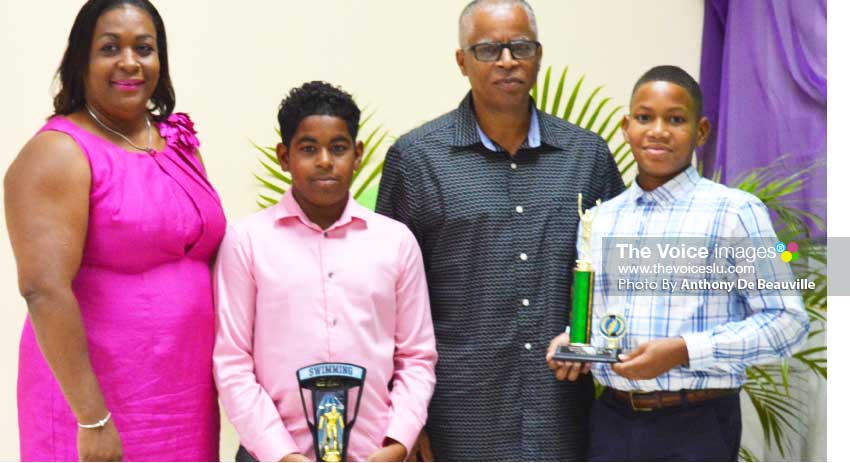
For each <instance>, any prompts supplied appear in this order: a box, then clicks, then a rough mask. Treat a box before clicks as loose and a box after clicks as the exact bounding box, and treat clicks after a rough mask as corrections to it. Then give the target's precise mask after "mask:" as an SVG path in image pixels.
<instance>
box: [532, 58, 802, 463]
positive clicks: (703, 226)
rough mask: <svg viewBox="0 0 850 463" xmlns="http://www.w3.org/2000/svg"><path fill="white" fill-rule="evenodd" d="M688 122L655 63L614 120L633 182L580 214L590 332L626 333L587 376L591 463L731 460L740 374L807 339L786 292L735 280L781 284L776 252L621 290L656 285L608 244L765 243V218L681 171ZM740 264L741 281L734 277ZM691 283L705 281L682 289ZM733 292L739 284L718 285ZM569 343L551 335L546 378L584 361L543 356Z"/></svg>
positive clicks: (685, 102)
mask: <svg viewBox="0 0 850 463" xmlns="http://www.w3.org/2000/svg"><path fill="white" fill-rule="evenodd" d="M701 114H702V95H701V92H700V89H699V85H698V84H697V83H696V81H694V79H693V78H692V77H691V76H690V75H688V74H687V73H686V72H685V71H683V70H682V69H680V68H678V67H675V66H658V67H655V68H652V69H651V70H649V71H648V72H647V73H646V74H644V75H643V77H641V78H640V79H639V80H638V82H637V84H636V85H635V87H634V90H633V92H632V100H631V109H630V114H629V115H628V116H626V117H624V119H623V122H622V128H623V134H624V136H625V138H626V140H627V141H628V142H629V144H630V145H631V147H632V152H633V153H634V155H635V159H636V160H637V165H638V176H637V179H636V181H635V182H634V183H633V184H632V186H631V187H630V188H629V189H628V190H627V191H625V192H624V193H622V194H621V195H619V196H617V197H616V198H614V199H612V200H610V201H608V202H606V203H603V204H602V205H601V206H599V207H597V208H595V209H594V210H592V211H591V212H590V215H591V216H594V220H593V225H592V238H591V251H590V252H591V256H589V258H590V260H591V262H592V264H593V267H594V269H595V270H596V279H595V285H594V294H593V301H594V306H593V326H594V327H597V326H599V321H600V319H601V318H602V317H605V316H607V315H611V314H613V315H618V316H621V317H622V318H623V319H624V320H625V322H626V325H627V326H628V328H627V334H626V335H625V337H624V338H623V339H622V344H621V347H622V348H623V349H624V350H625V352H627V353H626V354H623V355H621V357H620V359H621V362H620V363H615V364H613V366H608V365H605V364H595V365H593V367H592V371H593V375H594V377H595V378H596V379H597V381H599V382H600V383H602V384H603V385H605V386H607V389H606V391H605V392H604V393H603V395H602V397H601V398H600V399H599V400H598V401H596V402H595V403H594V405H593V410H592V412H591V441H590V447H589V450H588V458H589V459H590V460H591V461H622V460H631V461H652V460H655V461H667V460H671V461H689V460H705V461H737V458H738V450H739V446H740V440H741V410H740V402H739V392H740V387H741V384H742V383H743V381H744V379H745V370H746V367H747V366H748V365H752V364H756V363H764V362H769V361H775V360H777V359H779V358H782V357H788V356H790V355H791V354H792V353H793V351H794V350H795V349H797V348H799V347H800V346H801V344H802V343H803V342H804V341H805V339H806V333H807V332H808V317H807V315H806V312H805V309H804V307H803V303H802V300H801V299H800V297H799V295H798V294H797V292H796V291H795V290H790V291H788V290H784V291H779V290H774V289H759V288H758V287H757V286H754V287H748V286H746V285H740V284H739V283H738V282H739V281H744V282H754V281H757V280H761V281H768V282H778V281H789V280H791V279H793V275H791V273H790V269H789V268H788V266H787V265H786V264H784V263H783V262H782V261H781V260H780V259H779V256H778V254H777V253H774V252H769V251H770V249H768V248H766V247H765V246H762V247H761V248H762V249H763V251H764V257H763V258H752V259H747V258H745V257H742V256H743V255H744V254H743V253H735V256H736V257H735V258H729V257H728V255H727V254H728V253H726V252H725V251H724V252H722V253H721V255H722V257H720V258H719V259H715V260H717V261H718V262H716V263H722V264H724V265H725V264H732V265H730V267H729V268H732V267H735V268H737V269H739V270H736V272H742V273H740V274H730V275H726V274H722V273H720V274H718V275H715V274H712V273H709V272H710V271H709V270H700V271H704V272H705V273H703V274H701V275H693V274H691V275H686V276H685V275H683V274H678V273H676V274H673V275H669V274H668V275H664V276H663V277H662V278H663V279H664V280H667V281H674V282H678V284H679V286H677V289H675V290H668V291H652V290H651V288H647V287H646V286H644V288H647V289H643V290H641V289H640V287H637V289H636V287H629V286H628V284H626V285H625V289H624V286H623V284H622V282H623V281H626V282H629V281H631V280H630V279H629V278H622V277H630V278H631V279H635V278H636V277H637V279H638V281H640V280H639V279H640V278H649V279H648V280H645V281H656V282H657V281H658V280H657V279H652V278H651V276H646V275H637V274H620V273H618V270H617V269H620V268H628V267H622V266H620V265H621V264H624V263H626V262H629V263H631V262H634V261H635V260H640V259H637V258H636V257H635V256H629V258H623V256H622V254H620V253H619V248H618V247H617V246H618V244H620V245H622V244H624V243H625V244H626V245H627V246H626V247H631V246H632V245H633V243H636V242H640V243H642V244H644V245H645V246H646V247H647V249H649V250H650V251H651V250H652V248H655V246H656V245H661V246H664V245H671V246H674V247H677V246H680V245H684V246H691V247H692V248H693V249H699V248H697V247H695V246H697V245H699V246H702V245H705V248H706V250H708V249H709V248H710V247H711V246H710V245H711V244H714V245H716V246H717V247H716V248H715V249H721V250H723V249H733V247H731V246H725V245H730V244H733V243H735V244H736V245H738V246H760V245H763V244H766V246H767V247H769V246H772V245H773V243H775V242H776V234H775V233H774V231H773V227H772V225H771V222H770V217H769V216H768V212H767V209H766V208H765V206H764V204H762V202H761V201H759V200H758V198H756V197H754V196H752V195H750V194H748V193H745V192H743V191H740V190H736V189H731V188H727V187H725V186H723V185H720V184H717V183H714V182H712V181H709V180H707V179H705V178H701V177H700V175H699V174H698V173H697V171H696V169H694V167H693V166H692V165H691V157H692V153H693V150H694V148H695V147H696V146H699V145H702V144H703V143H705V140H706V138H707V137H708V133H709V124H708V120H707V119H706V118H705V117H700V116H701ZM658 249H660V248H658ZM683 249H684V248H683ZM734 249H744V248H743V247H741V248H734ZM647 254H649V252H647ZM716 256H717V254H714V253H711V252H708V251H706V252H705V253H704V254H701V255H700V254H698V253H696V252H695V253H693V254H692V255H691V256H690V257H689V258H688V259H683V260H682V259H680V260H678V261H676V262H677V263H679V264H682V263H686V262H687V261H690V262H691V263H694V262H695V263H699V264H708V265H702V266H698V267H697V268H700V269H705V268H715V267H714V266H713V265H712V264H713V263H715V262H714V261H713V260H712V259H713V258H714V257H716ZM641 257H646V255H641ZM641 263H644V262H641ZM643 268H651V266H650V265H644V266H643ZM665 268H666V267H665ZM670 268H673V267H672V266H670ZM676 268H684V267H676ZM746 268H750V269H751V270H752V272H751V273H754V275H749V274H743V272H745V271H748V270H746ZM632 269H634V267H632ZM619 271H620V272H624V271H622V270H619ZM626 271H632V272H633V271H634V270H626ZM679 272H681V270H679ZM680 276H683V277H682V278H679V277H680ZM694 277H697V278H701V279H703V280H704V281H705V282H706V283H704V284H703V285H702V286H700V285H694V281H695V278H694ZM621 278H622V280H621ZM688 280H690V282H688ZM696 281H698V280H696ZM732 282H735V283H736V284H738V285H739V286H736V287H735V288H734V289H732V286H728V287H722V286H721V283H729V284H731V283H732ZM689 285H690V286H696V287H689ZM711 285H716V287H717V288H718V289H713V288H714V287H713V286H711ZM592 333H593V334H592V341H591V342H592V343H593V344H594V345H596V346H603V345H605V343H606V340H605V339H604V338H603V335H602V334H601V333H600V332H597V331H596V329H594V331H593V332H592ZM568 340H569V338H568V336H566V335H560V336H558V337H557V338H555V339H554V340H553V341H552V344H551V345H550V349H549V353H548V355H547V360H548V361H549V364H550V368H552V369H553V370H555V375H556V376H557V378H558V379H562V380H563V379H568V380H570V381H574V380H576V378H577V377H579V376H581V375H580V374H579V373H580V372H581V371H584V372H587V370H588V368H589V365H587V364H585V365H581V364H576V363H570V362H555V361H553V360H552V354H553V352H554V349H555V347H556V346H557V345H559V344H566V343H567V342H568Z"/></svg>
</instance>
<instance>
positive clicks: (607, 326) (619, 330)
mask: <svg viewBox="0 0 850 463" xmlns="http://www.w3.org/2000/svg"><path fill="white" fill-rule="evenodd" d="M601 203H602V201H601V200H597V201H596V205H597V206H599V205H600V204H601ZM578 215H579V218H580V219H581V237H580V238H579V239H580V240H581V246H580V248H579V258H578V260H576V267H575V268H574V269H573V290H572V292H573V294H572V296H573V297H572V303H573V307H572V311H571V312H570V326H568V327H567V331H568V332H569V333H570V343H569V344H567V345H566V346H558V350H557V351H555V355H554V359H555V360H560V361H566V362H582V363H589V362H604V363H616V362H618V361H619V359H618V358H617V356H618V355H619V354H620V347H619V343H620V339H621V338H622V337H623V335H625V334H626V321H625V319H624V318H623V317H622V316H621V315H619V314H617V313H613V312H610V313H607V314H605V315H604V316H603V317H602V319H601V320H600V322H599V332H600V333H601V334H602V336H604V337H605V339H606V340H607V343H606V345H605V347H594V346H592V345H591V344H590V333H591V331H590V330H591V325H592V321H593V279H594V276H595V274H594V271H593V267H592V266H591V262H590V237H591V227H592V225H593V218H594V217H593V215H592V214H591V213H590V211H589V210H588V211H584V212H582V210H581V193H579V195H578Z"/></svg>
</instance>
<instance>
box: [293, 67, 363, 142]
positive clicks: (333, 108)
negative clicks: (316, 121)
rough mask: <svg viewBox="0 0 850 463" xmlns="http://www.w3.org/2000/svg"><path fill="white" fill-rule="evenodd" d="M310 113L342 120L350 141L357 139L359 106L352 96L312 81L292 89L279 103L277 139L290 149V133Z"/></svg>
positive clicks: (325, 83) (327, 84) (324, 83)
mask: <svg viewBox="0 0 850 463" xmlns="http://www.w3.org/2000/svg"><path fill="white" fill-rule="evenodd" d="M309 116H335V117H339V118H341V119H342V120H344V121H345V124H346V125H347V126H348V133H349V134H350V135H351V140H352V141H354V140H356V139H357V126H358V124H359V123H360V108H358V107H357V104H356V103H354V99H353V98H351V95H349V94H348V93H346V92H345V91H343V90H342V89H340V88H339V87H334V86H333V85H331V84H329V83H327V82H321V81H318V80H317V81H313V82H307V83H306V84H304V85H302V86H300V87H296V88H293V89H292V90H290V92H289V95H287V96H286V98H284V99H283V101H281V102H280V109H279V110H278V112H277V122H278V123H279V124H280V138H281V139H282V140H281V141H283V144H284V145H285V146H286V147H287V148H289V144H290V143H291V142H292V136H293V135H294V134H295V130H296V129H298V124H300V123H301V121H302V120H304V118H306V117H309Z"/></svg>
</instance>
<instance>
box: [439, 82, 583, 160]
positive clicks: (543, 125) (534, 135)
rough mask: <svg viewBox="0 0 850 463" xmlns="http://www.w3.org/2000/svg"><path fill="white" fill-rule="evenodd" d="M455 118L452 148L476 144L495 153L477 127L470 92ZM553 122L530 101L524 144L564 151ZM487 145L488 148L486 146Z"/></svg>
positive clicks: (488, 139) (563, 143) (487, 138)
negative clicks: (526, 134) (528, 122)
mask: <svg viewBox="0 0 850 463" xmlns="http://www.w3.org/2000/svg"><path fill="white" fill-rule="evenodd" d="M456 113H457V118H456V121H455V134H454V140H452V146H457V147H463V146H472V145H474V144H477V143H481V144H483V145H484V146H485V147H487V149H489V150H491V151H495V144H493V142H492V140H490V138H489V137H487V135H486V134H484V131H482V130H481V127H480V126H479V125H478V119H477V118H476V117H475V107H474V104H473V102H472V91H471V90H470V91H469V93H467V94H466V97H464V99H463V101H461V102H460V105H459V106H458V108H457V112H456ZM553 123H554V121H552V120H550V118H549V117H548V115H547V114H544V113H541V112H540V110H539V109H537V105H536V104H534V100H533V99H532V100H531V124H530V125H529V127H528V139H527V140H526V143H527V145H526V144H524V146H527V147H529V148H538V147H540V146H541V145H548V146H553V147H556V148H561V149H566V148H567V147H566V146H565V145H567V143H566V140H564V139H563V138H564V137H561V136H557V135H556V134H557V133H559V132H558V130H557V128H556V127H552V124H553ZM488 143H489V146H488Z"/></svg>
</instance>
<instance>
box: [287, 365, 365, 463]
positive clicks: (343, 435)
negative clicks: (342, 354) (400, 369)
mask: <svg viewBox="0 0 850 463" xmlns="http://www.w3.org/2000/svg"><path fill="white" fill-rule="evenodd" d="M296 374H297V377H298V386H299V392H300V393H301V406H302V407H303V409H304V417H305V418H306V419H307V426H308V427H309V428H310V432H311V433H312V434H313V447H314V449H315V450H316V458H317V460H318V461H345V455H346V451H347V450H348V437H349V436H350V435H351V427H352V426H354V422H355V421H357V412H358V411H359V410H360V397H361V396H362V395H363V384H364V381H365V379H366V369H365V368H363V367H361V366H358V365H352V364H350V363H317V364H315V365H310V366H307V367H304V368H301V369H299V370H298V372H297V373H296ZM353 388H357V396H356V397H357V398H356V401H355V402H354V412H353V413H351V414H349V413H348V410H349V403H348V395H349V392H350V390H351V389H353ZM305 389H307V390H309V391H310V399H311V400H310V403H311V405H310V410H312V412H313V413H312V414H311V413H309V412H308V411H307V403H306V401H305V400H304V390H305ZM311 415H312V421H311ZM349 418H350V419H349Z"/></svg>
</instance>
